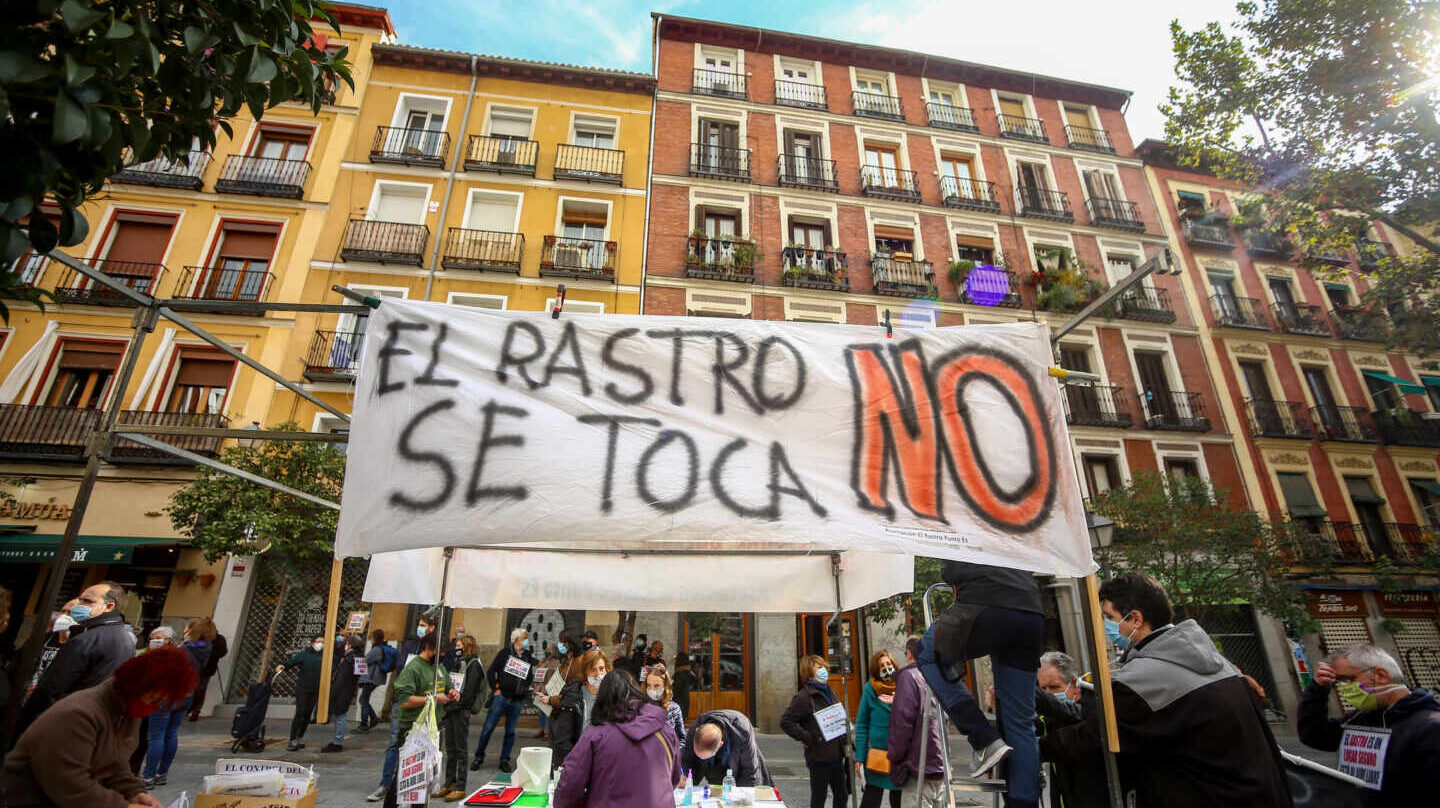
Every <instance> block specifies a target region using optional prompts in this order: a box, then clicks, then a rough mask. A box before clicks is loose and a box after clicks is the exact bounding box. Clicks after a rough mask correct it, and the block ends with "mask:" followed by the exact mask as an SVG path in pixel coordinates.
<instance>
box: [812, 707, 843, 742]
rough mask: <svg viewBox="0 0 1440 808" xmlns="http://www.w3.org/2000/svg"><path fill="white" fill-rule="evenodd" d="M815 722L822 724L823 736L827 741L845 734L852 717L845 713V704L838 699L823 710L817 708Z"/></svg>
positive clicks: (821, 732) (821, 733) (821, 731)
mask: <svg viewBox="0 0 1440 808" xmlns="http://www.w3.org/2000/svg"><path fill="white" fill-rule="evenodd" d="M815 722H816V723H818V724H819V725H820V735H821V737H823V738H824V739H825V740H827V741H833V740H835V739H836V738H839V737H840V736H841V735H844V734H845V730H846V729H848V728H849V726H850V719H849V718H848V717H846V715H845V705H843V704H841V703H840V702H838V701H837V702H835V703H834V704H832V705H830V706H829V707H826V708H825V709H823V710H816V711H815Z"/></svg>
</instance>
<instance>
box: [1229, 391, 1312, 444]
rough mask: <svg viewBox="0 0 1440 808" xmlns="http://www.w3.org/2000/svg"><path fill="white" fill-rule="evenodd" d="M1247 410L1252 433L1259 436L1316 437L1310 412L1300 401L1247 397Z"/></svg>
mask: <svg viewBox="0 0 1440 808" xmlns="http://www.w3.org/2000/svg"><path fill="white" fill-rule="evenodd" d="M1245 412H1246V414H1247V415H1248V416H1249V420H1250V434H1252V435H1254V436H1255V437H1257V438H1301V439H1304V440H1309V439H1310V438H1313V437H1315V428H1314V427H1313V426H1311V424H1310V413H1309V411H1308V410H1306V409H1305V405H1304V404H1302V403H1300V402H1298V401H1275V400H1273V399H1268V398H1247V399H1245Z"/></svg>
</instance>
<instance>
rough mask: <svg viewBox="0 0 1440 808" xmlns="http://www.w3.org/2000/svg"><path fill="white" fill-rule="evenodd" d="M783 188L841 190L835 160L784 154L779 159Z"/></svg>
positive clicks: (780, 179) (780, 180) (780, 178)
mask: <svg viewBox="0 0 1440 808" xmlns="http://www.w3.org/2000/svg"><path fill="white" fill-rule="evenodd" d="M779 168H780V177H779V182H780V186H781V187H782V188H786V187H788V188H808V189H810V190H812V191H839V190H840V183H839V181H838V180H836V179H835V161H834V160H822V159H820V158H819V157H799V156H797V155H794V154H782V155H780V159H779Z"/></svg>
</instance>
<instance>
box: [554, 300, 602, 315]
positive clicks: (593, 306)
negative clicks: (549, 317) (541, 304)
mask: <svg viewBox="0 0 1440 808" xmlns="http://www.w3.org/2000/svg"><path fill="white" fill-rule="evenodd" d="M554 310H555V298H553V297H547V298H545V312H546V313H547V314H548V313H550V312H552V311H554ZM565 311H566V312H568V313H570V314H604V313H605V304H604V303H597V302H595V301H593V300H570V299H568V298H567V299H566V300H565Z"/></svg>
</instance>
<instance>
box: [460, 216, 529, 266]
mask: <svg viewBox="0 0 1440 808" xmlns="http://www.w3.org/2000/svg"><path fill="white" fill-rule="evenodd" d="M524 257H525V237H524V236H523V235H521V234H519V233H508V232H504V231H500V230H470V229H467V228H464V227H452V228H450V229H449V230H447V231H445V247H444V249H443V250H442V251H441V252H440V266H442V267H444V268H446V269H477V270H489V271H491V272H510V273H513V274H519V273H520V262H521V261H522V260H524Z"/></svg>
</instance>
